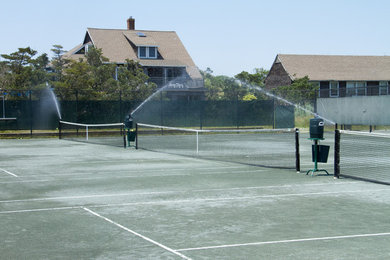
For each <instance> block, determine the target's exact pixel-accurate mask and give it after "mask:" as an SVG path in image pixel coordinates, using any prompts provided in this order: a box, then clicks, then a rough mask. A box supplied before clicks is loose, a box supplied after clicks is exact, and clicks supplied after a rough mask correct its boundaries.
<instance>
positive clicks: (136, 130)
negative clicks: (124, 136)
mask: <svg viewBox="0 0 390 260" xmlns="http://www.w3.org/2000/svg"><path fill="white" fill-rule="evenodd" d="M135 149H136V150H138V123H135Z"/></svg>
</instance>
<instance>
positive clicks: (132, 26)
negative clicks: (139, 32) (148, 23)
mask: <svg viewBox="0 0 390 260" xmlns="http://www.w3.org/2000/svg"><path fill="white" fill-rule="evenodd" d="M127 30H135V19H134V18H133V17H131V16H130V18H129V19H127Z"/></svg>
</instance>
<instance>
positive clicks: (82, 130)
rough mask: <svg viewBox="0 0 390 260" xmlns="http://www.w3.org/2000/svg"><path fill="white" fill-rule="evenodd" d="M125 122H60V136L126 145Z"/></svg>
mask: <svg viewBox="0 0 390 260" xmlns="http://www.w3.org/2000/svg"><path fill="white" fill-rule="evenodd" d="M123 126H124V124H123V123H113V124H80V123H74V122H66V121H60V122H59V128H58V130H59V138H60V139H65V140H72V141H78V142H86V143H94V144H103V145H110V146H117V147H126V141H125V138H124V137H125V133H124V129H123Z"/></svg>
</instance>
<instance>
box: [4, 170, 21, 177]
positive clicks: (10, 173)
mask: <svg viewBox="0 0 390 260" xmlns="http://www.w3.org/2000/svg"><path fill="white" fill-rule="evenodd" d="M0 171H3V172H5V173H7V174H9V175H11V176H14V177H16V178H17V177H19V176H18V175H16V174H15V173H12V172H9V171H7V170H4V169H2V168H0Z"/></svg>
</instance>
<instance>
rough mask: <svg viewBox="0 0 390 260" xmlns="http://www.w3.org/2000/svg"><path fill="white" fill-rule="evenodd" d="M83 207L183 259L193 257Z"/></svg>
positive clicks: (88, 210) (87, 209)
mask: <svg viewBox="0 0 390 260" xmlns="http://www.w3.org/2000/svg"><path fill="white" fill-rule="evenodd" d="M82 209H84V210H85V211H87V212H89V213H91V214H92V215H94V216H96V217H99V218H101V219H104V220H105V221H107V222H109V223H111V224H113V225H115V226H117V227H119V228H121V229H123V230H125V231H127V232H130V233H132V234H133V235H136V236H138V237H140V238H142V239H144V240H146V241H148V242H150V243H152V244H154V245H156V246H159V247H161V248H163V249H165V250H167V251H169V252H171V253H173V254H175V255H177V256H180V257H181V258H183V259H191V258H189V257H187V256H185V255H183V254H181V253H179V252H177V250H174V249H172V248H170V247H167V246H164V245H163V244H161V243H158V242H157V241H154V240H153V239H151V238H148V237H146V236H143V235H141V234H139V233H137V232H135V231H133V230H131V229H129V228H127V227H125V226H122V225H121V224H119V223H117V222H115V221H113V220H111V219H109V218H106V217H104V216H102V215H100V214H99V213H97V212H95V211H92V210H90V209H89V208H85V207H82Z"/></svg>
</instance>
